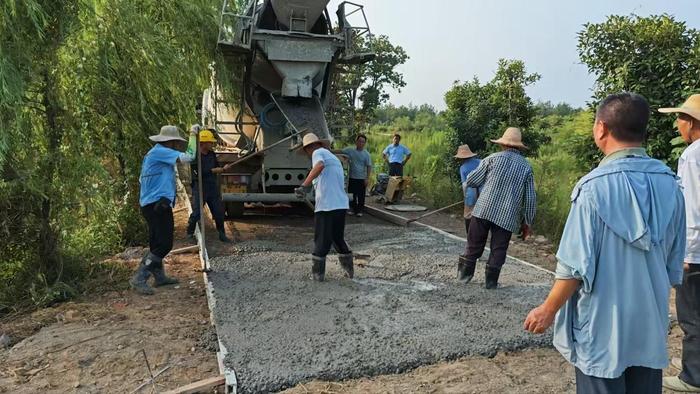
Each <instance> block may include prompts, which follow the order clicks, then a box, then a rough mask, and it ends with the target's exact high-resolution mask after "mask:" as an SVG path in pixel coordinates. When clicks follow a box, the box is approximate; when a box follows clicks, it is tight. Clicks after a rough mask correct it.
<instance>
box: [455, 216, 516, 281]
mask: <svg viewBox="0 0 700 394" xmlns="http://www.w3.org/2000/svg"><path fill="white" fill-rule="evenodd" d="M489 232H491V254H490V255H489V260H488V261H487V262H486V266H487V267H490V268H495V269H499V270H500V269H501V267H503V264H504V263H505V262H506V254H507V252H508V245H509V244H510V237H511V236H512V235H513V233H511V232H510V231H508V230H506V229H504V228H502V227H499V226H497V225H495V224H493V223H491V222H490V221H488V220H486V219H481V218H478V217H476V216H472V218H471V220H470V221H469V231H468V233H467V248H466V251H465V252H464V255H465V257H466V260H467V264H471V265H474V264H476V260H478V259H479V257H481V255H482V254H484V248H485V247H486V239H487V238H488V236H489Z"/></svg>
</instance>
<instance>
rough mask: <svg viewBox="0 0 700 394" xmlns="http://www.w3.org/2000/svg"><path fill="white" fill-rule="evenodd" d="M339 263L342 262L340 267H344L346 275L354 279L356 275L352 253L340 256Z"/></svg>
mask: <svg viewBox="0 0 700 394" xmlns="http://www.w3.org/2000/svg"><path fill="white" fill-rule="evenodd" d="M338 261H339V262H340V267H342V268H343V271H345V275H346V276H347V277H348V278H350V279H352V277H353V276H354V275H355V268H354V265H353V258H352V253H348V254H340V255H338Z"/></svg>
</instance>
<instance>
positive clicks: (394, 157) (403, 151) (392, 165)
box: [382, 133, 411, 176]
mask: <svg viewBox="0 0 700 394" xmlns="http://www.w3.org/2000/svg"><path fill="white" fill-rule="evenodd" d="M392 138H393V140H392V143H391V144H389V145H388V146H387V147H386V148H384V151H383V152H382V156H384V161H386V162H387V163H388V164H389V176H403V167H404V166H405V165H406V163H408V161H409V160H410V159H411V151H410V150H409V149H408V148H407V147H406V146H405V145H402V144H401V143H400V142H401V136H400V135H399V134H398V133H397V134H394V136H393V137H392Z"/></svg>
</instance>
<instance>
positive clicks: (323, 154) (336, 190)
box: [294, 133, 354, 282]
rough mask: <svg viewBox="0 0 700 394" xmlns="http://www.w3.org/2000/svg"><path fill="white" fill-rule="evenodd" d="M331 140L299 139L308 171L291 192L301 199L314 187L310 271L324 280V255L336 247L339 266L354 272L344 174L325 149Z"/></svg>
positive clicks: (310, 137) (316, 277) (350, 273)
mask: <svg viewBox="0 0 700 394" xmlns="http://www.w3.org/2000/svg"><path fill="white" fill-rule="evenodd" d="M329 144H330V141H328V140H327V139H320V138H318V136H316V134H313V133H309V134H306V135H305V136H304V139H303V140H302V150H300V151H299V152H300V153H306V154H307V155H308V156H310V157H311V171H309V175H308V176H307V177H306V179H305V180H304V182H302V184H301V187H298V188H296V189H295V190H294V192H295V193H296V194H297V195H298V196H299V197H301V198H306V194H307V193H308V192H310V191H311V186H312V185H313V187H314V189H315V198H316V205H315V207H314V251H313V252H312V253H311V262H312V267H311V273H312V275H313V278H314V280H316V281H318V282H323V281H324V279H325V275H326V256H327V255H328V252H329V251H330V250H331V245H333V246H335V250H336V252H338V261H339V262H340V267H341V268H342V269H343V270H344V271H345V274H346V275H347V277H349V278H351V279H352V277H353V275H354V268H353V256H352V251H350V247H349V246H348V244H347V243H346V242H345V214H346V212H347V210H348V195H347V194H346V193H345V175H344V174H343V166H342V165H341V164H340V160H339V159H338V158H337V157H336V156H335V155H334V154H333V153H331V151H330V150H328V147H329Z"/></svg>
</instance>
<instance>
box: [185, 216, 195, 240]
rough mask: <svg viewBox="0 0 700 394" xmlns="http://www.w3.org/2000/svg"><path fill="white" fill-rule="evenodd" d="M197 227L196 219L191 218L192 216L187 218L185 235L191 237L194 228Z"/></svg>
mask: <svg viewBox="0 0 700 394" xmlns="http://www.w3.org/2000/svg"><path fill="white" fill-rule="evenodd" d="M196 227H197V221H196V220H192V218H190V219H188V220H187V236H188V237H193V236H194V229H195V228H196Z"/></svg>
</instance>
